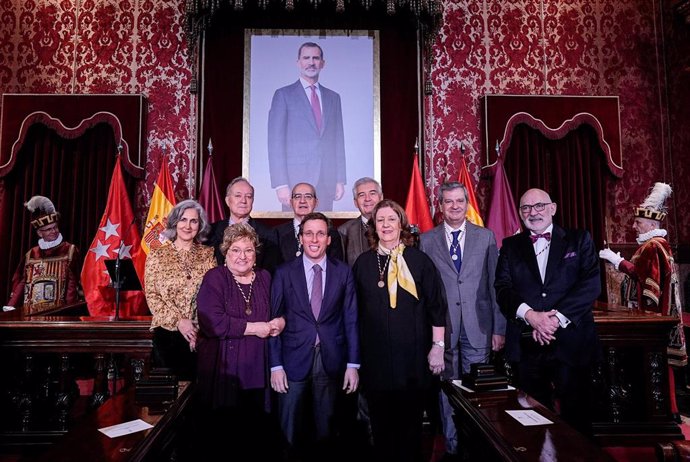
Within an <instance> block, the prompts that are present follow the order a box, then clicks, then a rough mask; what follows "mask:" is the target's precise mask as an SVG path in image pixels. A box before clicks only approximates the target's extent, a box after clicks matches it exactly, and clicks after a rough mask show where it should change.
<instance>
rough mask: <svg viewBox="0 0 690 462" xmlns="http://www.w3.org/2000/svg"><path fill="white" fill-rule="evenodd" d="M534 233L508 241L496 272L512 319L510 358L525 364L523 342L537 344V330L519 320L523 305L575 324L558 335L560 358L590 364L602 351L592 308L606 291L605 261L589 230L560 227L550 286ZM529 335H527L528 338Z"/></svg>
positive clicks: (498, 289) (549, 273)
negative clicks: (602, 273) (601, 261)
mask: <svg viewBox="0 0 690 462" xmlns="http://www.w3.org/2000/svg"><path fill="white" fill-rule="evenodd" d="M529 234H530V233H529V231H526V232H522V233H520V234H517V235H515V236H511V237H507V238H505V239H504V240H503V247H501V251H500V256H499V258H498V266H497V268H496V281H495V287H496V300H497V301H498V304H499V306H500V307H501V311H502V312H503V314H504V315H505V317H506V319H507V320H508V326H507V328H506V359H508V360H509V361H519V360H520V359H521V354H522V347H521V342H523V341H524V342H533V343H534V340H533V339H532V338H531V331H532V328H531V327H530V326H528V325H527V324H526V323H525V322H524V321H522V320H520V319H517V318H516V313H517V309H518V307H519V306H520V304H521V303H526V304H527V305H529V306H530V307H531V308H532V309H534V310H537V311H549V310H551V309H552V308H555V309H557V310H558V311H559V312H561V313H562V314H563V315H564V316H566V317H567V318H568V319H570V321H571V324H570V325H569V326H567V327H566V328H565V329H563V328H560V327H559V328H558V330H557V331H556V335H555V336H556V340H555V342H554V346H555V348H556V357H557V358H558V359H559V360H561V361H564V362H566V363H568V364H572V365H575V366H581V365H586V364H589V363H590V362H591V361H592V359H593V358H594V356H595V355H596V354H597V352H598V342H597V335H596V330H595V327H594V315H593V313H592V305H593V304H594V301H595V300H596V299H597V297H598V296H599V293H600V292H601V280H600V277H599V258H598V257H597V252H596V249H595V247H594V242H593V241H592V238H591V236H590V235H589V233H588V232H587V231H582V230H566V229H563V228H561V227H559V226H556V225H554V227H553V233H552V236H551V248H550V249H549V259H548V262H547V264H546V274H545V277H544V282H542V281H541V276H540V275H539V266H538V264H537V258H536V256H535V254H534V247H533V245H532V241H531V240H530V237H529ZM523 334H524V335H523Z"/></svg>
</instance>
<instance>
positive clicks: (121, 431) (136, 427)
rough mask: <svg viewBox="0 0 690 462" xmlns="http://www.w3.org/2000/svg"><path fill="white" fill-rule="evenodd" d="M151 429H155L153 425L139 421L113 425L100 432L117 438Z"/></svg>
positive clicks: (100, 429) (101, 429)
mask: <svg viewBox="0 0 690 462" xmlns="http://www.w3.org/2000/svg"><path fill="white" fill-rule="evenodd" d="M149 428H153V425H151V424H149V423H146V422H144V421H143V420H141V419H137V420H132V421H130V422H124V423H121V424H117V425H112V426H110V427H103V428H99V429H98V431H99V432H101V433H103V434H104V435H105V436H107V437H109V438H116V437H118V436H122V435H129V434H130V433H136V432H140V431H142V430H148V429H149Z"/></svg>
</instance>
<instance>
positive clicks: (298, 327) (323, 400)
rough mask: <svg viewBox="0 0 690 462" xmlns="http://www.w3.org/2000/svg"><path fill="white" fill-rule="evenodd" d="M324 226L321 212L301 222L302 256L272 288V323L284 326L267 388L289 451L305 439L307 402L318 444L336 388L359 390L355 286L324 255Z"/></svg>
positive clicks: (327, 430)
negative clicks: (277, 321) (274, 319)
mask: <svg viewBox="0 0 690 462" xmlns="http://www.w3.org/2000/svg"><path fill="white" fill-rule="evenodd" d="M328 221H329V220H328V218H326V216H325V215H323V214H321V213H312V214H309V215H307V216H306V217H304V220H302V224H301V226H300V235H299V237H300V241H301V242H302V246H303V247H304V254H303V255H302V257H301V258H297V259H295V260H293V261H291V262H288V263H285V264H283V265H281V266H280V267H278V269H277V270H276V273H275V276H274V278H273V285H272V287H271V313H272V316H273V317H283V318H284V319H285V329H284V330H283V332H282V333H281V335H280V336H278V337H272V338H271V339H269V365H270V367H271V387H272V388H273V389H274V390H275V391H276V392H278V393H279V395H278V413H279V417H280V423H281V427H282V429H283V432H284V433H285V436H286V438H287V441H288V443H290V444H291V445H294V444H295V443H296V442H299V439H300V438H301V437H303V436H304V434H305V431H304V424H303V423H302V418H303V417H304V416H305V414H306V411H305V404H306V400H307V399H308V397H310V400H311V404H312V406H311V409H312V411H313V418H314V423H315V429H316V432H315V436H316V439H317V440H325V439H327V438H329V437H330V436H332V431H333V429H332V422H333V418H334V415H335V402H336V397H337V395H338V388H340V387H341V388H342V389H343V390H345V392H346V393H353V392H354V391H356V390H357V386H358V383H359V374H358V372H357V369H358V368H359V337H358V335H359V334H358V326H357V300H356V295H355V285H354V279H353V276H352V272H351V270H350V268H349V267H348V266H347V265H346V264H345V263H343V262H341V261H338V260H334V259H331V258H328V257H327V256H326V248H327V246H328V243H329V241H330V237H329V236H328V228H329V223H328Z"/></svg>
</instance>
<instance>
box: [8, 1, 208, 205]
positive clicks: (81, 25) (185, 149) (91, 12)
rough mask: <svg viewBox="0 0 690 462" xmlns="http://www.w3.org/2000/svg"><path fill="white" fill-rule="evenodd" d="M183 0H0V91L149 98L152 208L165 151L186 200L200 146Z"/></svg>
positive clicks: (144, 201)
mask: <svg viewBox="0 0 690 462" xmlns="http://www.w3.org/2000/svg"><path fill="white" fill-rule="evenodd" d="M183 13H184V5H183V2H182V1H181V0H155V1H146V0H132V1H127V0H41V1H32V0H0V92H2V93H87V94H93V93H106V94H111V93H141V94H143V95H145V96H146V98H147V100H148V114H147V129H148V131H147V133H148V135H147V145H148V152H147V159H148V162H147V166H146V169H147V180H146V184H145V185H144V186H142V188H141V189H140V191H138V194H137V198H136V204H135V207H136V209H137V211H138V214H139V215H140V216H141V215H143V213H144V212H143V211H144V210H146V208H147V206H148V200H149V197H150V194H151V191H152V185H153V181H154V180H155V178H156V174H157V172H158V169H159V165H160V162H161V159H162V156H163V152H164V151H165V152H167V153H168V154H169V155H170V158H171V173H172V175H173V178H174V182H175V185H176V187H175V190H176V194H177V195H178V196H179V197H187V188H188V183H189V181H190V179H189V176H190V175H189V173H188V172H190V171H191V165H192V161H191V160H192V157H191V156H192V155H193V151H194V146H195V138H194V133H195V128H194V127H195V125H196V99H195V98H194V96H193V95H191V94H190V91H189V87H190V81H191V76H192V74H191V67H190V65H189V63H188V60H187V48H186V40H185V35H184V31H183V20H182V19H183Z"/></svg>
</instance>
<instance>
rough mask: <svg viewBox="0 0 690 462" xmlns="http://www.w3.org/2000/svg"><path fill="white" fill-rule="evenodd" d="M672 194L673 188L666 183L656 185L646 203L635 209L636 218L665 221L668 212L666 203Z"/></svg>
mask: <svg viewBox="0 0 690 462" xmlns="http://www.w3.org/2000/svg"><path fill="white" fill-rule="evenodd" d="M672 192H673V190H672V189H671V186H669V185H667V184H666V183H654V187H653V188H652V191H651V192H650V193H649V195H648V196H647V198H646V199H645V200H644V202H642V203H641V204H640V206H639V207H635V211H634V213H635V216H636V217H640V218H648V219H650V220H656V221H661V220H663V219H664V218H666V212H667V209H666V205H665V202H666V199H667V198H668V196H670V195H671V193H672Z"/></svg>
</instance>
